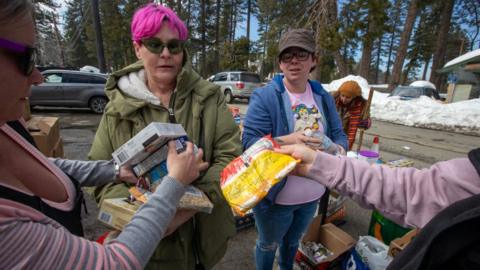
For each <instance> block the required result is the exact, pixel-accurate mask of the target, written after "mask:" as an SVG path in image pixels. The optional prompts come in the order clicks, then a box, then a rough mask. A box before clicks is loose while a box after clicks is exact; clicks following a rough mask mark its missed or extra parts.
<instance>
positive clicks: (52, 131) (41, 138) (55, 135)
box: [23, 103, 64, 158]
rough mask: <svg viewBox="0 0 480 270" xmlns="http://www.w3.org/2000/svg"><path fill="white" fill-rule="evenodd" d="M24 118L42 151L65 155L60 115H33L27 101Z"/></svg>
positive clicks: (50, 154)
mask: <svg viewBox="0 0 480 270" xmlns="http://www.w3.org/2000/svg"><path fill="white" fill-rule="evenodd" d="M23 118H24V119H25V121H27V129H28V131H29V132H30V135H32V137H33V140H34V141H35V144H36V145H37V147H38V150H40V152H42V153H43V154H44V155H45V156H47V157H58V158H63V157H64V156H63V140H62V137H60V123H59V122H60V121H59V119H58V117H43V116H32V115H31V113H30V105H29V104H28V103H27V104H26V108H25V111H24V115H23Z"/></svg>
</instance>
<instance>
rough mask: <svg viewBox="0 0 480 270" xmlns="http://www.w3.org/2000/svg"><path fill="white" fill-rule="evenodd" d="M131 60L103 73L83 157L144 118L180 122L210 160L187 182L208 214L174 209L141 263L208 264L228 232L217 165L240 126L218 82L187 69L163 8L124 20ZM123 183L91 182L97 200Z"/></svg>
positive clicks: (231, 154) (178, 34)
mask: <svg viewBox="0 0 480 270" xmlns="http://www.w3.org/2000/svg"><path fill="white" fill-rule="evenodd" d="M131 31H132V40H133V46H134V48H135V53H136V56H137V58H138V59H139V61H138V62H136V63H134V64H132V65H130V66H127V67H125V68H123V69H121V70H119V71H116V72H114V73H113V74H111V75H110V77H109V79H108V81H107V84H106V86H105V92H106V94H107V96H108V98H109V100H110V101H109V103H108V104H107V106H106V108H105V112H104V115H103V118H102V120H101V122H100V126H99V127H98V130H97V134H96V136H95V139H94V141H93V145H92V148H91V150H90V153H89V158H90V159H94V160H103V159H105V158H109V157H111V154H112V152H113V151H114V150H115V149H117V148H118V147H120V146H121V145H123V144H124V143H125V142H127V141H128V140H129V139H130V138H132V137H133V136H134V135H135V134H137V133H138V132H140V131H141V130H142V129H143V128H145V127H146V126H147V125H148V124H149V123H151V122H170V123H180V124H182V126H183V127H184V129H185V130H186V132H187V134H188V137H189V139H190V140H191V141H192V142H193V143H195V144H196V145H198V146H199V147H201V148H202V149H203V150H204V160H205V161H206V162H208V163H209V164H210V165H211V166H210V167H208V169H206V170H205V171H204V172H203V173H202V175H201V177H199V178H198V179H197V180H196V181H195V182H194V183H193V185H194V186H196V187H198V188H199V189H201V190H202V191H203V192H204V193H205V194H206V195H207V196H208V197H209V199H210V200H211V201H212V203H213V204H214V208H213V211H212V213H211V214H204V213H197V212H195V211H187V210H178V211H177V213H176V215H175V217H174V219H173V221H172V222H171V223H170V225H169V228H168V229H167V233H166V236H165V238H163V240H162V241H161V243H160V245H159V246H158V248H157V250H156V251H155V253H154V254H153V256H152V258H151V260H150V262H149V264H148V265H147V268H155V269H159V268H160V269H175V270H182V269H202V268H205V269H210V268H212V267H213V266H214V265H215V264H216V263H217V262H218V261H219V260H220V259H221V258H222V257H223V255H224V254H225V251H226V248H227V241H228V239H229V238H230V237H231V236H233V235H234V233H235V225H234V224H235V223H234V219H233V215H232V211H231V209H230V207H229V206H228V204H227V203H226V201H225V199H224V197H223V195H222V193H221V190H220V186H219V176H220V172H221V170H222V169H223V168H224V167H225V166H226V165H227V164H228V163H229V162H230V161H231V160H232V159H234V158H235V157H236V156H238V155H240V154H241V144H240V131H239V129H238V127H237V126H236V125H235V122H234V120H233V117H232V115H231V113H230V112H229V111H228V108H227V106H226V103H225V100H224V96H223V95H222V93H221V92H220V89H219V87H218V86H216V85H214V84H212V83H210V82H208V81H206V80H204V79H202V78H201V77H200V76H199V75H198V74H197V73H196V72H195V71H194V70H193V69H192V67H191V64H190V61H189V58H188V54H187V50H186V40H187V36H188V31H187V28H186V27H185V24H184V23H183V22H182V20H181V19H180V18H178V16H177V15H176V14H175V13H174V12H173V11H172V10H171V9H169V8H167V7H164V6H162V5H157V4H148V5H146V6H144V7H142V8H140V9H139V10H137V11H136V13H135V14H134V17H133V21H132V24H131ZM128 188H129V185H128V184H123V183H120V184H107V185H105V186H103V187H101V188H97V189H96V191H95V196H96V199H97V201H98V202H99V203H100V202H101V201H102V200H103V199H105V198H121V197H126V196H128V194H129V193H128Z"/></svg>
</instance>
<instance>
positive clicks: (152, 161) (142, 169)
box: [133, 137, 198, 176]
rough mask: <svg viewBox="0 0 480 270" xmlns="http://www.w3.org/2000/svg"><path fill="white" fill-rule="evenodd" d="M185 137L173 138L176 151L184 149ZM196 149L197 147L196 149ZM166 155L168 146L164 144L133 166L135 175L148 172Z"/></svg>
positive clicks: (164, 158)
mask: <svg viewBox="0 0 480 270" xmlns="http://www.w3.org/2000/svg"><path fill="white" fill-rule="evenodd" d="M186 141H187V138H186V137H181V138H178V139H177V140H175V147H176V150H177V152H178V153H180V152H183V151H185V149H186ZM196 151H198V148H197V149H196ZM167 156H168V147H167V146H164V147H161V148H160V149H158V150H157V151H156V152H155V153H153V154H151V155H150V156H148V157H147V158H145V159H144V160H143V161H141V162H140V163H138V164H136V165H134V166H133V172H134V173H135V175H136V176H142V175H144V174H146V173H148V172H149V171H150V170H152V169H153V168H154V167H156V166H157V165H159V164H161V163H163V162H165V161H166V160H167Z"/></svg>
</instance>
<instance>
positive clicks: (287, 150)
mask: <svg viewBox="0 0 480 270" xmlns="http://www.w3.org/2000/svg"><path fill="white" fill-rule="evenodd" d="M275 152H278V153H282V154H286V155H290V156H292V157H293V158H295V159H299V160H300V161H301V162H300V163H299V164H297V166H296V167H295V170H294V171H293V172H292V173H293V174H294V175H298V176H307V175H308V173H309V172H310V170H311V168H312V165H313V162H314V161H315V157H316V155H317V151H315V150H312V149H311V148H310V147H308V146H306V145H304V144H293V145H284V146H281V147H280V148H276V149H275Z"/></svg>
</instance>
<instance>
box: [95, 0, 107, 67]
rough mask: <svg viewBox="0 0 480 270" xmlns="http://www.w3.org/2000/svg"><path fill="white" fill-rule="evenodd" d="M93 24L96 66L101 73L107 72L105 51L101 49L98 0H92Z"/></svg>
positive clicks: (101, 39)
mask: <svg viewBox="0 0 480 270" xmlns="http://www.w3.org/2000/svg"><path fill="white" fill-rule="evenodd" d="M92 15H93V26H94V29H95V44H96V48H97V59H98V67H99V69H100V71H101V72H102V73H106V72H107V66H106V65H105V51H104V49H103V38H102V26H101V24H100V13H99V10H98V0H92Z"/></svg>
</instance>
